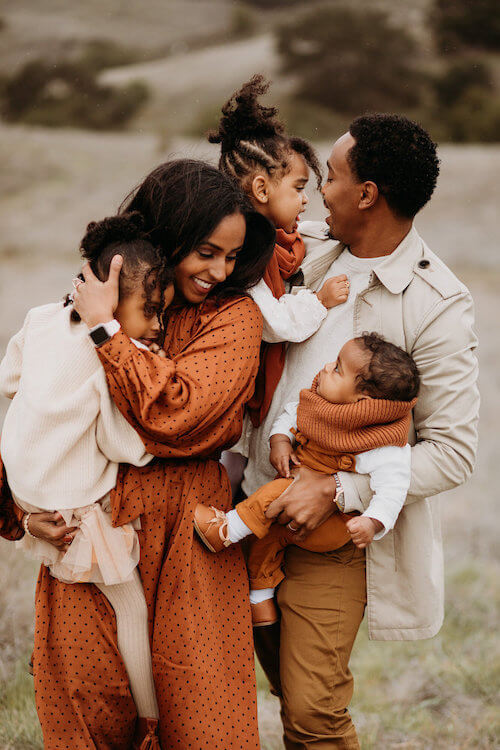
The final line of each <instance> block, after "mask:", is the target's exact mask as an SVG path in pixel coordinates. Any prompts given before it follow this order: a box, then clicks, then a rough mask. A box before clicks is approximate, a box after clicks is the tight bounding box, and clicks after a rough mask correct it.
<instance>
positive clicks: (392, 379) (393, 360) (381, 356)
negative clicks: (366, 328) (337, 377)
mask: <svg viewBox="0 0 500 750" xmlns="http://www.w3.org/2000/svg"><path fill="white" fill-rule="evenodd" d="M354 340H355V341H356V343H357V344H359V345H360V346H361V347H362V348H364V349H366V350H367V351H368V352H369V353H370V354H371V356H370V361H369V362H368V364H367V365H366V367H365V368H364V370H363V372H362V373H361V374H360V375H358V379H357V388H358V391H359V392H360V393H365V394H366V395H367V396H371V397H372V398H385V399H387V400H389V401H413V399H414V398H416V397H417V394H418V389H419V387H420V375H419V372H418V368H417V365H416V364H415V361H414V359H413V357H411V356H410V355H409V354H408V353H407V352H405V351H404V349H401V348H400V347H399V346H396V345H395V344H391V343H390V341H386V340H385V339H384V338H383V337H382V336H379V334H378V333H363V334H362V335H361V336H358V337H357V338H355V339H354Z"/></svg>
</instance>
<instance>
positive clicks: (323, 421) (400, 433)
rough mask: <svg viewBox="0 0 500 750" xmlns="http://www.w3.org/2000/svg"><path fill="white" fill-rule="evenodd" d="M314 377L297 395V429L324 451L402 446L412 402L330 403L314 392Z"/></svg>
mask: <svg viewBox="0 0 500 750" xmlns="http://www.w3.org/2000/svg"><path fill="white" fill-rule="evenodd" d="M317 380H318V376H316V378H315V379H314V382H313V384H312V387H311V388H306V389H303V390H302V391H301V392H300V401H299V408H298V411H297V427H298V429H299V431H300V432H301V433H302V434H303V435H304V436H305V437H306V438H308V439H309V440H312V441H313V442H314V443H316V444H317V445H318V446H320V447H321V448H323V449H324V450H332V451H339V452H347V453H361V452H363V451H366V450H371V449H373V448H380V447H383V446H385V445H398V446H404V445H406V443H407V442H408V430H409V426H410V418H411V412H412V409H413V407H414V406H415V404H416V401H417V399H413V401H389V400H388V399H382V398H366V399H362V400H361V401H357V402H356V403H354V404H332V403H330V401H327V400H326V399H324V398H322V397H321V396H320V395H319V394H318V393H317V390H316V388H317Z"/></svg>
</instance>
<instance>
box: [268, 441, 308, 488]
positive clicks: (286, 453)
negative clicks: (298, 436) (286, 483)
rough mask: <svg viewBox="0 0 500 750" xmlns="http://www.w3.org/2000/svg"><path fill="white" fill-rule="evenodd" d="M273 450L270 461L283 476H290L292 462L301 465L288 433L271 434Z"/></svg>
mask: <svg viewBox="0 0 500 750" xmlns="http://www.w3.org/2000/svg"><path fill="white" fill-rule="evenodd" d="M269 442H270V445H271V452H270V454H269V461H270V462H271V465H272V466H273V467H274V468H275V469H276V471H277V472H278V474H279V475H280V476H281V477H285V478H286V479H288V477H289V476H290V462H292V464H294V466H300V461H299V459H298V458H297V456H296V455H295V452H294V450H293V446H292V443H291V440H290V438H289V437H288V435H281V434H276V435H271V439H270V441H269Z"/></svg>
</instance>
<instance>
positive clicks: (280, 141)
mask: <svg viewBox="0 0 500 750" xmlns="http://www.w3.org/2000/svg"><path fill="white" fill-rule="evenodd" d="M268 89H269V82H268V81H266V80H265V78H264V76H262V75H254V76H253V77H252V78H251V79H250V80H249V81H247V83H245V84H244V85H243V86H242V87H241V89H239V91H236V92H235V93H234V94H233V95H232V96H231V98H230V99H228V101H227V102H226V103H225V104H224V106H223V107H222V117H221V119H220V122H219V127H218V129H217V130H211V131H210V132H209V133H208V134H207V136H208V140H209V142H210V143H220V144H221V155H220V159H219V169H220V170H221V171H222V172H225V173H226V174H227V175H229V177H232V178H233V179H235V180H237V181H238V182H240V183H241V184H243V185H245V182H246V180H247V179H248V178H249V177H251V176H253V175H254V174H255V172H256V171H257V170H262V169H264V170H265V171H266V172H267V173H268V174H269V175H271V176H276V175H281V174H284V173H286V171H287V169H288V168H289V164H290V155H291V153H292V152H295V153H297V154H299V155H300V156H303V157H304V159H305V161H306V163H307V165H308V166H309V167H310V168H311V169H312V171H313V172H314V174H315V175H316V180H317V184H318V189H319V188H320V187H321V182H322V175H321V168H320V166H319V162H318V158H317V156H316V153H315V151H314V149H313V148H312V146H311V145H310V144H309V143H308V142H307V141H305V140H304V139H303V138H296V137H294V136H288V135H286V134H285V126H284V124H283V123H282V122H281V120H280V119H279V117H278V110H277V108H276V107H264V106H263V105H262V104H260V102H259V97H261V96H263V95H264V94H265V93H266V92H267V90H268Z"/></svg>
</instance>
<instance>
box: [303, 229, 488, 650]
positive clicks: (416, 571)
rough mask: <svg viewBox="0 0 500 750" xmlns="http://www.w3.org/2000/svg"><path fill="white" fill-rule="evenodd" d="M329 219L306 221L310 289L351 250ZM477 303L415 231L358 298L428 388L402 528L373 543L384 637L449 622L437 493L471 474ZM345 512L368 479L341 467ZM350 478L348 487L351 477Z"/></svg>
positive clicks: (370, 589)
mask: <svg viewBox="0 0 500 750" xmlns="http://www.w3.org/2000/svg"><path fill="white" fill-rule="evenodd" d="M327 229H328V228H327V225H326V224H324V223H323V222H303V223H302V224H301V227H300V230H301V233H302V235H303V237H304V240H305V242H306V246H307V255H306V258H305V260H304V262H303V264H302V267H301V272H302V273H301V274H300V272H299V274H300V277H299V280H298V282H299V284H300V283H303V284H305V285H306V286H308V287H310V288H311V289H316V288H318V287H319V286H320V283H321V280H322V278H323V276H324V274H325V273H326V270H327V269H328V268H329V266H330V265H331V263H332V262H333V260H334V259H335V258H336V257H337V256H338V255H339V254H340V252H341V251H342V250H343V249H344V246H343V245H342V244H339V243H337V242H335V241H334V240H331V239H328V238H326V232H327ZM473 323H474V312H473V303H472V298H471V296H470V293H469V291H468V290H467V288H466V287H465V286H464V285H463V284H462V283H461V282H460V281H459V280H458V279H457V278H456V277H455V276H454V275H453V273H452V272H451V271H450V270H449V269H448V268H447V267H446V266H445V264H444V263H443V262H442V261H441V260H440V259H439V258H438V257H437V256H436V255H435V254H434V253H433V252H431V250H429V248H428V247H427V245H426V244H425V243H424V242H423V240H422V239H421V238H420V236H419V235H418V233H417V231H416V229H415V228H413V229H412V230H411V231H410V233H409V234H408V235H407V236H406V237H405V239H404V240H403V242H402V243H401V244H400V245H399V247H398V248H396V250H395V251H394V252H393V253H392V254H391V255H389V256H387V259H386V260H385V261H383V262H382V263H381V264H379V265H378V266H377V268H376V269H375V271H374V272H373V273H372V275H371V278H370V283H369V285H368V287H367V288H366V290H365V291H363V292H361V293H360V294H359V295H358V297H357V299H356V301H355V305H354V331H355V335H359V334H361V333H363V332H364V331H377V332H379V333H380V334H382V335H383V336H384V337H385V338H386V339H388V340H389V341H392V342H393V343H395V344H397V345H398V346H401V347H402V348H403V349H405V350H406V351H407V352H409V353H410V354H411V355H412V356H413V357H414V359H415V361H416V363H417V366H418V368H419V371H420V375H421V388H420V392H419V398H418V402H417V405H416V407H415V410H414V413H413V424H412V428H411V431H410V438H409V441H410V443H411V444H412V446H413V448H412V479H411V485H410V490H409V494H408V497H407V500H406V504H405V506H404V507H403V510H402V511H401V514H400V516H399V518H398V521H397V523H396V526H395V528H394V530H393V531H391V532H389V533H388V534H387V535H386V536H385V537H384V538H383V539H381V540H380V541H377V542H374V543H373V544H371V545H370V546H369V548H368V549H367V596H368V604H367V618H368V630H369V636H370V638H372V639H376V640H417V639H420V638H430V637H431V636H433V635H435V634H436V633H437V632H438V630H439V628H440V627H441V625H442V622H443V615H444V585H443V578H444V577H443V550H442V540H441V526H440V512H439V499H438V498H435V497H434V496H435V495H437V494H438V493H440V492H444V491H445V490H450V489H452V488H453V487H456V486H458V485H460V484H462V483H463V482H465V480H466V479H467V478H468V477H469V476H470V475H471V473H472V470H473V466H474V460H475V454H476V448H477V421H478V411H479V394H478V389H477V371H478V368H477V360H476V357H475V354H474V350H475V348H476V346H477V339H476V336H475V333H474V330H473ZM343 478H345V480H346V481H345V482H344V484H345V490H346V507H345V510H346V511H352V510H360V511H362V510H364V509H365V508H366V507H367V505H368V503H369V501H370V497H371V490H370V486H369V480H368V478H367V477H366V476H362V475H359V474H343ZM346 482H347V484H346Z"/></svg>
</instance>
